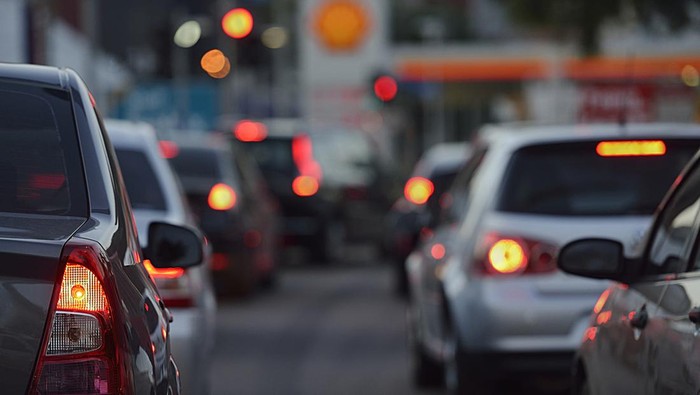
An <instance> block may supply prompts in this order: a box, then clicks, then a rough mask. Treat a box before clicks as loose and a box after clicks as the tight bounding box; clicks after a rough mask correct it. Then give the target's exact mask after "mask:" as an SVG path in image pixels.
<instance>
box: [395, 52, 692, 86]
mask: <svg viewBox="0 0 700 395" xmlns="http://www.w3.org/2000/svg"><path fill="white" fill-rule="evenodd" d="M688 65H690V66H693V67H695V68H696V69H698V70H700V56H678V57H670V56H665V57H645V58H639V57H633V58H623V57H620V58H613V57H599V58H586V59H578V58H568V59H562V60H560V61H553V60H551V59H534V58H533V59H526V58H508V59H439V58H436V59H427V58H423V59H402V60H399V61H398V62H397V67H396V73H397V75H398V76H399V78H401V79H402V80H405V81H454V82H457V81H520V80H533V79H547V78H550V77H553V76H554V75H555V74H557V75H560V76H561V77H563V78H568V79H574V80H621V79H655V78H663V77H677V76H680V73H681V70H682V69H683V67H685V66H688Z"/></svg>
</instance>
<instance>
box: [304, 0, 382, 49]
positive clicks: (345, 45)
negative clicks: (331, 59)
mask: <svg viewBox="0 0 700 395" xmlns="http://www.w3.org/2000/svg"><path fill="white" fill-rule="evenodd" d="M369 18H370V17H369V14H368V13H367V11H366V10H365V9H364V8H363V7H362V5H360V4H358V3H356V2H354V1H349V0H336V1H329V2H326V3H325V4H323V5H322V6H321V7H320V8H319V10H318V12H317V14H316V20H315V26H314V27H315V29H316V33H317V35H318V37H319V38H320V40H321V42H322V43H323V44H324V45H325V46H326V47H327V48H328V49H330V50H337V51H347V50H352V49H355V48H356V47H357V46H358V45H359V44H360V43H361V42H362V41H363V40H364V38H365V37H366V36H367V33H368V29H369Z"/></svg>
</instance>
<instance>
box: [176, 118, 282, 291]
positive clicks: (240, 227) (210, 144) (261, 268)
mask: <svg viewBox="0 0 700 395" xmlns="http://www.w3.org/2000/svg"><path fill="white" fill-rule="evenodd" d="M193 133H194V132H193ZM172 138H173V141H172V142H171V143H173V144H175V145H174V147H177V148H176V149H177V151H176V152H177V153H176V154H172V155H170V159H169V160H170V164H171V165H172V167H173V169H174V170H175V172H176V173H177V175H178V176H179V178H180V181H181V183H182V187H183V189H184V191H185V194H186V195H187V200H188V202H189V205H190V207H191V209H192V212H193V213H194V215H195V217H196V219H197V221H198V222H199V225H200V227H201V228H202V230H203V231H204V233H205V234H206V235H207V237H208V239H209V241H210V242H211V245H212V249H213V252H214V254H213V260H212V270H213V272H214V278H213V279H214V286H215V287H216V289H217V292H218V293H219V294H222V295H237V296H245V295H248V294H250V293H251V292H252V291H253V290H255V288H256V287H257V286H258V285H263V286H264V285H270V284H272V282H273V279H274V276H275V269H276V262H277V245H278V243H279V240H278V236H277V225H276V212H275V203H274V201H273V200H272V198H271V196H270V195H269V194H268V193H267V190H266V188H265V186H264V183H263V181H262V178H261V176H260V175H259V173H257V167H255V166H256V165H255V163H254V161H252V159H250V160H247V156H245V153H237V154H235V153H234V151H233V150H232V148H231V147H230V146H229V145H228V143H227V141H226V140H224V139H222V138H220V136H217V135H209V134H203V133H198V134H196V133H195V134H191V133H180V134H177V135H173V136H172Z"/></svg>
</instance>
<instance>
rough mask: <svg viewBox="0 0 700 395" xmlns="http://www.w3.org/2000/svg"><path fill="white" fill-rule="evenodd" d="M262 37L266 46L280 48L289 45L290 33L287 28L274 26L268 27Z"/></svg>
mask: <svg viewBox="0 0 700 395" xmlns="http://www.w3.org/2000/svg"><path fill="white" fill-rule="evenodd" d="M260 39H261V40H262V43H263V45H264V46H266V47H268V48H270V49H279V48H282V47H284V46H285V45H287V41H288V40H289V34H288V33H287V29H285V28H283V27H280V26H274V27H271V28H268V29H266V30H265V31H264V32H263V34H262V37H261V38H260Z"/></svg>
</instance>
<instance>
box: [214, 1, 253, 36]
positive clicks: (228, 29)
mask: <svg viewBox="0 0 700 395" xmlns="http://www.w3.org/2000/svg"><path fill="white" fill-rule="evenodd" d="M221 27H222V28H223V29H224V33H226V35H228V36H229V37H231V38H236V39H238V38H244V37H246V36H248V35H249V34H250V32H252V31H253V15H252V14H251V13H250V11H248V10H246V9H245V8H234V9H232V10H231V11H229V12H227V13H226V14H225V15H224V17H223V18H222V19H221Z"/></svg>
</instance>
